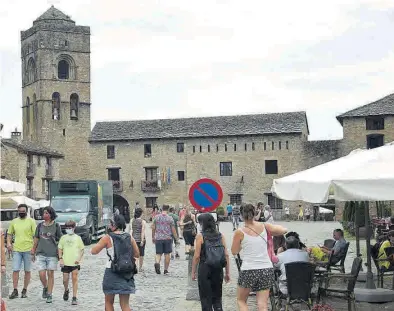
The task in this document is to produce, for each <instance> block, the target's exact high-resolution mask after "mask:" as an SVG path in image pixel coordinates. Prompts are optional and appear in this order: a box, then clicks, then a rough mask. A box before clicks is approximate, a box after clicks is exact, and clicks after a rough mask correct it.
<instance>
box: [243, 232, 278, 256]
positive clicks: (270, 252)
mask: <svg viewBox="0 0 394 311" xmlns="http://www.w3.org/2000/svg"><path fill="white" fill-rule="evenodd" d="M245 228H249V229H250V230H252V231H253V232H254V233H256V234H258V233H257V232H256V231H255V230H253V229H252V228H250V227H245ZM264 228H265V231H266V232H267V240H266V239H265V238H264V237H262V236H261V235H260V234H258V236H259V237H261V238H262V239H263V240H264V241H265V243H267V252H268V256H269V258H270V259H271V262H272V263H273V264H277V263H278V262H279V258H278V257H277V256H276V255H275V251H274V241H273V240H272V235H271V233H270V232H269V230H268V229H267V227H266V226H264Z"/></svg>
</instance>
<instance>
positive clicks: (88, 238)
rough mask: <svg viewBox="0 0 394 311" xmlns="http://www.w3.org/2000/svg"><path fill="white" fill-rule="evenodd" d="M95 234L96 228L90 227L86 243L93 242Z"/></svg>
mask: <svg viewBox="0 0 394 311" xmlns="http://www.w3.org/2000/svg"><path fill="white" fill-rule="evenodd" d="M93 236H94V228H93V227H90V229H89V234H88V237H87V238H86V239H85V245H90V244H92V241H93Z"/></svg>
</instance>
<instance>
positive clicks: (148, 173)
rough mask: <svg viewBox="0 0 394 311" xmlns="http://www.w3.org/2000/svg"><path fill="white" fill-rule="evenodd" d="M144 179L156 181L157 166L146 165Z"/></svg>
mask: <svg viewBox="0 0 394 311" xmlns="http://www.w3.org/2000/svg"><path fill="white" fill-rule="evenodd" d="M145 180H147V181H156V180H157V167H146V168H145Z"/></svg>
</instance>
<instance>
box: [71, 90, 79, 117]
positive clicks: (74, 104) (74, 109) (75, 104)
mask: <svg viewBox="0 0 394 311" xmlns="http://www.w3.org/2000/svg"><path fill="white" fill-rule="evenodd" d="M78 108H79V96H78V94H75V93H73V94H71V96H70V119H71V120H78Z"/></svg>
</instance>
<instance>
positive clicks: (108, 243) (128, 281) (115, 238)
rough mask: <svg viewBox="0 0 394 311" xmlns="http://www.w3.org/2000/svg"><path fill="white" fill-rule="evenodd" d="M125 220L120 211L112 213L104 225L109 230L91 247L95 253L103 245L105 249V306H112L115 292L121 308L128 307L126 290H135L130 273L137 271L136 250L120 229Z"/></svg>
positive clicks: (127, 308)
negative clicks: (112, 215)
mask: <svg viewBox="0 0 394 311" xmlns="http://www.w3.org/2000/svg"><path fill="white" fill-rule="evenodd" d="M125 228H126V221H125V219H124V217H123V216H122V215H115V216H114V218H113V219H111V220H110V224H109V226H108V231H109V233H108V234H106V235H105V236H104V237H102V238H101V239H100V241H99V242H98V243H97V244H96V245H95V246H94V247H93V248H92V249H91V254H92V255H97V254H98V253H100V252H101V251H102V250H103V249H104V248H105V249H106V251H107V255H108V262H107V265H106V269H105V273H104V279H103V292H104V295H105V310H114V300H115V295H119V304H120V308H121V309H122V311H131V308H130V305H129V300H130V294H134V293H135V283H134V275H135V274H136V273H137V267H136V264H135V258H139V256H140V253H139V250H138V246H137V243H136V242H135V240H134V238H132V237H131V236H130V234H129V233H128V232H124V231H123V230H125Z"/></svg>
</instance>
